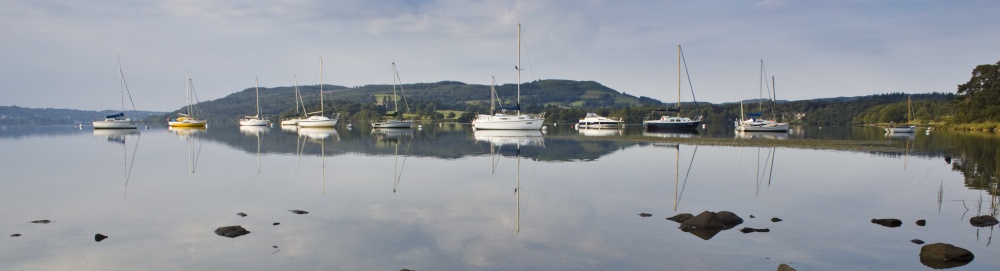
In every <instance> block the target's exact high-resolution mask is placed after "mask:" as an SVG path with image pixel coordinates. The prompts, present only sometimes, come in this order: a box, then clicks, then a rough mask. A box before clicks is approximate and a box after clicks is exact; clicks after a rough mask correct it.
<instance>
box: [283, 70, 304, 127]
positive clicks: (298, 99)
mask: <svg viewBox="0 0 1000 271" xmlns="http://www.w3.org/2000/svg"><path fill="white" fill-rule="evenodd" d="M300 107H301V108H302V111H299V108H300ZM305 111H306V108H305V103H303V102H302V93H300V92H299V80H298V79H296V80H295V116H294V117H291V118H288V119H285V120H283V121H281V126H297V125H298V124H299V121H300V120H302V115H301V114H302V113H303V112H305ZM308 116H309V115H308V114H307V115H306V117H308Z"/></svg>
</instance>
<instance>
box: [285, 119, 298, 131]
mask: <svg viewBox="0 0 1000 271" xmlns="http://www.w3.org/2000/svg"><path fill="white" fill-rule="evenodd" d="M296 123H298V121H296ZM281 131H282V132H289V133H297V132H298V131H299V126H298V125H281Z"/></svg>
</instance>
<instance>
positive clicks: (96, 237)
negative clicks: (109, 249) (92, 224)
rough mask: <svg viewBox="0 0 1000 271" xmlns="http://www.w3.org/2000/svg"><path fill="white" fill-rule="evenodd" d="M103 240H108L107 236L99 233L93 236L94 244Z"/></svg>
mask: <svg viewBox="0 0 1000 271" xmlns="http://www.w3.org/2000/svg"><path fill="white" fill-rule="evenodd" d="M104 239H108V236H107V235H103V234H100V233H98V234H95V235H94V241H95V242H100V241H104Z"/></svg>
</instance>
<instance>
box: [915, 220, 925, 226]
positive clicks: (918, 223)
mask: <svg viewBox="0 0 1000 271" xmlns="http://www.w3.org/2000/svg"><path fill="white" fill-rule="evenodd" d="M917 226H921V227H923V226H927V220H923V219H921V220H917Z"/></svg>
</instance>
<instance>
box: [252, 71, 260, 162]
mask: <svg viewBox="0 0 1000 271" xmlns="http://www.w3.org/2000/svg"><path fill="white" fill-rule="evenodd" d="M253 90H254V93H255V95H257V115H256V117H257V118H260V81H259V79H257V76H254V77H253ZM258 166H259V165H258ZM257 170H260V168H258V169H257Z"/></svg>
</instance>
